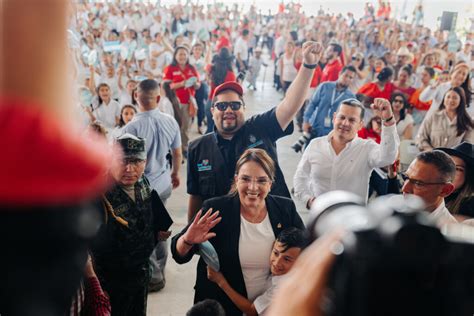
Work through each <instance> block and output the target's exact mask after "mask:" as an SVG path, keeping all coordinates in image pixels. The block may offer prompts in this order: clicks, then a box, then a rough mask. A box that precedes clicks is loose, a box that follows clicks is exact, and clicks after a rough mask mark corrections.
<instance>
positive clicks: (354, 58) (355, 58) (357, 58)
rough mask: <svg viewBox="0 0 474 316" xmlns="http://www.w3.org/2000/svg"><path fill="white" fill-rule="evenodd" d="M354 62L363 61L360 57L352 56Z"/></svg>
mask: <svg viewBox="0 0 474 316" xmlns="http://www.w3.org/2000/svg"><path fill="white" fill-rule="evenodd" d="M352 60H356V61H361V59H360V58H359V57H355V56H352Z"/></svg>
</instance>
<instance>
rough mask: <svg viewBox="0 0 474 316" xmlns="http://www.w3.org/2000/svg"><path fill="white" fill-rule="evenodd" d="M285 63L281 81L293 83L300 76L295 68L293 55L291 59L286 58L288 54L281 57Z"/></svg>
mask: <svg viewBox="0 0 474 316" xmlns="http://www.w3.org/2000/svg"><path fill="white" fill-rule="evenodd" d="M281 58H282V61H283V70H282V73H281V79H282V80H283V81H293V80H295V78H296V75H297V74H298V69H296V67H295V61H294V58H293V55H291V57H290V58H287V57H286V54H283V55H282V56H281Z"/></svg>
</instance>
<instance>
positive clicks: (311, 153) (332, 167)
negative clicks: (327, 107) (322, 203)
mask: <svg viewBox="0 0 474 316" xmlns="http://www.w3.org/2000/svg"><path fill="white" fill-rule="evenodd" d="M372 109H373V111H374V114H375V115H376V116H379V117H380V118H381V119H382V121H383V125H382V135H381V141H380V145H379V144H377V143H376V142H374V141H373V140H369V139H361V138H358V137H357V131H358V130H359V129H360V128H361V127H362V126H363V117H364V107H363V106H362V104H361V103H360V102H359V101H357V100H356V99H348V100H344V101H342V103H341V105H340V106H339V108H338V110H337V112H336V113H334V115H333V119H332V121H333V125H334V128H333V130H332V131H331V133H329V135H327V136H323V137H318V138H316V139H313V140H312V141H311V142H310V143H309V145H308V147H307V148H306V150H305V152H304V153H303V157H302V158H301V161H300V162H299V164H298V167H297V169H296V173H295V177H294V179H293V183H294V186H295V187H294V188H295V196H296V197H297V198H299V199H300V200H301V201H302V202H304V203H305V204H306V206H307V208H308V209H309V208H310V207H311V204H312V203H313V202H314V201H315V199H317V198H318V196H319V195H321V194H323V193H326V192H329V191H333V190H345V191H349V192H353V193H355V194H358V195H359V196H360V197H361V198H363V199H364V200H367V195H368V188H369V177H370V174H371V172H372V170H373V169H374V168H377V167H384V166H388V165H390V164H392V163H393V162H394V161H395V158H396V156H397V151H398V146H399V143H400V140H399V138H398V134H397V130H396V125H395V119H394V118H393V113H392V108H391V106H390V102H389V101H388V100H386V99H379V98H377V99H375V100H374V104H372Z"/></svg>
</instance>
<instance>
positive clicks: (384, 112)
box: [369, 98, 400, 168]
mask: <svg viewBox="0 0 474 316" xmlns="http://www.w3.org/2000/svg"><path fill="white" fill-rule="evenodd" d="M371 107H372V110H373V113H374V116H378V117H380V118H381V119H382V121H383V125H382V135H381V140H380V145H378V144H375V143H374V144H373V146H374V147H373V148H372V150H371V152H370V154H369V166H370V167H372V168H376V167H385V166H388V165H390V164H392V163H393V162H394V161H395V159H396V158H397V153H398V147H399V146H400V138H399V137H398V133H397V127H396V123H395V118H394V117H393V112H392V107H391V105H390V102H389V101H388V100H386V99H382V98H375V100H374V103H373V104H372V106H371Z"/></svg>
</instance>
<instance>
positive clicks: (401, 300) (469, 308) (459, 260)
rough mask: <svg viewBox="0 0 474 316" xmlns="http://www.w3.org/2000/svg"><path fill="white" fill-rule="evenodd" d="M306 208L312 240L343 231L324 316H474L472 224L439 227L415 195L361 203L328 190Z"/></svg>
mask: <svg viewBox="0 0 474 316" xmlns="http://www.w3.org/2000/svg"><path fill="white" fill-rule="evenodd" d="M311 212H312V213H311V219H310V222H309V224H310V225H309V226H308V227H309V229H310V234H311V237H312V238H313V239H316V238H318V237H319V236H321V235H322V234H324V233H326V232H328V231H331V230H334V229H337V228H344V229H345V230H346V231H348V233H347V234H346V235H345V237H344V238H343V240H342V242H341V243H339V244H338V245H335V247H334V249H333V252H334V253H336V254H337V259H336V262H335V264H334V266H333V268H332V270H331V274H330V276H329V281H328V284H327V289H326V293H325V298H324V302H323V304H322V307H321V308H322V309H323V311H322V312H323V314H324V315H326V316H342V315H344V316H347V315H351V316H362V315H363V316H375V315H384V316H387V315H388V316H391V315H394V316H395V315H397V316H401V315H403V316H406V315H417V316H421V315H426V316H433V315H435V316H445V315H450V316H455V315H457V316H463V315H469V316H472V315H473V313H474V243H473V238H474V228H473V227H470V226H466V225H459V224H447V225H444V226H443V227H442V228H441V229H440V228H438V226H437V223H435V222H434V220H433V219H432V218H430V216H429V215H428V213H427V212H425V211H424V205H423V202H422V201H421V199H420V198H418V197H416V196H407V197H404V196H402V195H398V196H391V197H381V198H379V199H376V200H375V201H373V202H372V203H370V204H369V206H368V207H366V206H365V205H364V201H363V200H362V199H361V198H360V197H358V196H356V195H353V194H351V193H348V192H343V191H333V192H330V193H327V194H324V195H321V196H320V197H318V199H317V203H313V208H312V209H311Z"/></svg>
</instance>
